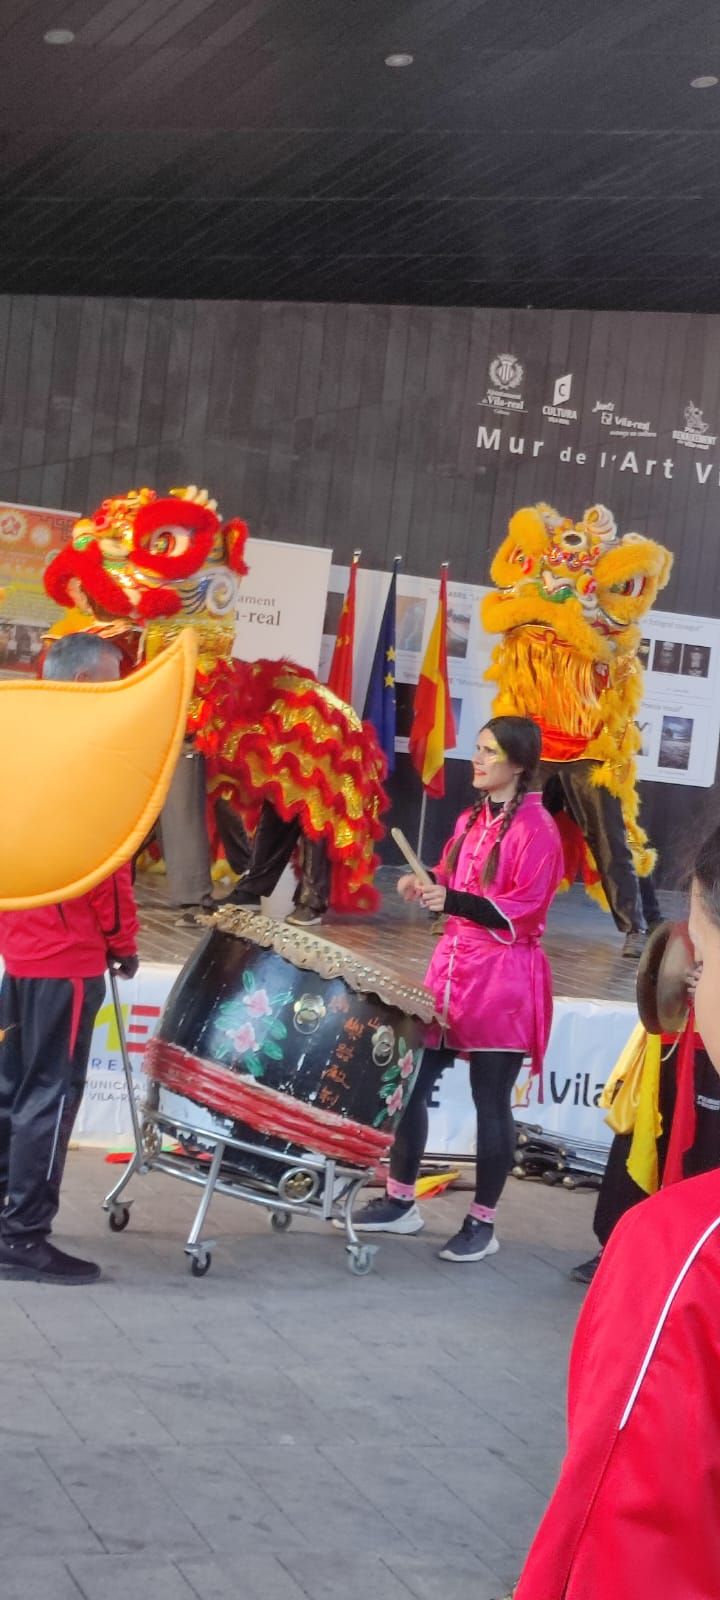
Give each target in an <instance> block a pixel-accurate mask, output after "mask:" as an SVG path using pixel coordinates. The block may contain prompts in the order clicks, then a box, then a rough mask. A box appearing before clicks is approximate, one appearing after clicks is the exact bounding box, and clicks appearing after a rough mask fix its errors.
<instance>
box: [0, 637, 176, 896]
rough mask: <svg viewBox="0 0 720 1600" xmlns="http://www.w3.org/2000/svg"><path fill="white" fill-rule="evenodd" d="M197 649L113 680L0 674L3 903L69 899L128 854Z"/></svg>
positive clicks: (160, 771)
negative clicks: (21, 679)
mask: <svg viewBox="0 0 720 1600" xmlns="http://www.w3.org/2000/svg"><path fill="white" fill-rule="evenodd" d="M196 654H197V648H196V644H195V639H194V636H193V634H192V633H191V632H190V630H188V629H183V630H182V633H181V634H180V636H179V637H178V639H177V640H176V642H175V643H174V644H173V645H172V646H171V647H170V648H169V649H167V650H166V651H164V652H163V653H162V654H161V655H159V656H157V657H156V658H155V660H154V661H152V662H151V663H150V665H149V666H147V667H143V668H141V670H140V671H139V672H135V673H133V674H132V675H131V677H129V678H125V679H123V680H122V681H120V682H118V683H53V682H47V683H45V682H32V683H17V682H15V681H14V680H12V679H10V680H7V681H5V682H1V683H0V750H1V751H2V789H3V802H2V826H1V827H0V910H3V911H20V910H25V909H27V908H29V907H30V906H42V905H50V904H52V903H53V902H55V901H57V900H71V899H73V898H74V897H75V896H76V895H79V894H85V893H86V892H87V890H88V889H92V888H94V886H95V884H96V883H99V882H100V880H101V879H102V878H106V877H107V876H108V875H109V873H111V872H114V871H115V870H116V868H117V867H119V866H122V864H123V862H125V861H129V859H130V857H131V856H132V855H134V853H135V851H136V850H138V849H139V847H140V845H141V844H142V842H143V839H144V838H145V837H146V835H147V834H148V833H149V831H150V829H151V827H152V825H153V823H154V822H155V820H156V818H157V816H158V814H159V812H160V810H161V808H162V805H163V803H164V801H165V797H166V795H167V792H168V789H169V787H170V781H171V778H172V775H173V771H174V768H175V763H176V761H177V757H178V754H179V752H180V747H181V744H182V740H183V735H184V732H185V723H186V718H187V712H188V706H189V703H190V696H191V694H192V689H193V682H194V677H195V659H196Z"/></svg>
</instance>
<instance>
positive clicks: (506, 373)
mask: <svg viewBox="0 0 720 1600" xmlns="http://www.w3.org/2000/svg"><path fill="white" fill-rule="evenodd" d="M488 375H489V378H490V382H491V384H492V385H493V387H494V388H496V389H519V387H520V384H521V383H522V381H523V377H524V369H523V366H522V363H521V362H520V361H518V359H517V356H510V355H504V356H496V357H495V360H494V361H491V362H490V366H489V368H488Z"/></svg>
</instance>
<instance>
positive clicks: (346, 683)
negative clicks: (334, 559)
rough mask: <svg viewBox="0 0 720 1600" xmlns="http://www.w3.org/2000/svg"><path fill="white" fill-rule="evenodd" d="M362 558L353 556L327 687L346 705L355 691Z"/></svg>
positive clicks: (349, 702) (356, 553) (350, 703)
mask: <svg viewBox="0 0 720 1600" xmlns="http://www.w3.org/2000/svg"><path fill="white" fill-rule="evenodd" d="M359 560H360V556H359V552H358V551H356V552H355V555H354V556H353V560H352V566H351V568H350V582H349V583H348V590H347V594H346V596H345V600H344V603H343V608H342V611H341V612H340V621H339V623H338V631H337V638H336V640H335V649H334V650H333V655H332V661H331V662H330V673H329V676H328V681H327V687H328V689H332V692H333V694H336V695H337V697H338V700H344V701H345V703H346V705H349V706H350V705H352V691H353V654H354V650H355V586H356V582H357V569H358V562H359Z"/></svg>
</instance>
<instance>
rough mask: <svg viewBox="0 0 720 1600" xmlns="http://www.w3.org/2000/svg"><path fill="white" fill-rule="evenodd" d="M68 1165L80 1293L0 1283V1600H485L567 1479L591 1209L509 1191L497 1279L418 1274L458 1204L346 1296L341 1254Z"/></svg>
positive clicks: (152, 1182)
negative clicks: (207, 1264) (202, 1249)
mask: <svg viewBox="0 0 720 1600" xmlns="http://www.w3.org/2000/svg"><path fill="white" fill-rule="evenodd" d="M115 1171H116V1169H114V1168H112V1167H109V1166H107V1165H106V1164H105V1163H104V1161H103V1157H102V1154H101V1153H99V1152H95V1151H77V1152H74V1153H72V1154H71V1156H70V1160H69V1164H68V1173H67V1178H66V1184H65V1193H64V1198H63V1207H62V1211H61V1214H60V1218H59V1222H58V1229H57V1237H58V1242H60V1243H65V1244H67V1246H68V1247H69V1248H74V1249H76V1250H78V1251H80V1252H82V1253H84V1254H92V1255H94V1256H95V1257H96V1258H97V1259H98V1260H100V1261H101V1263H102V1266H103V1269H104V1277H103V1279H102V1281H101V1282H100V1283H98V1284H97V1285H94V1286H93V1287H92V1288H78V1289H60V1288H54V1287H49V1286H42V1285H35V1284H24V1285H20V1284H17V1285H12V1284H10V1283H7V1282H0V1352H1V1354H2V1362H1V1365H0V1430H1V1434H2V1453H1V1454H0V1595H1V1596H2V1600H80V1597H84V1600H116V1597H117V1600H121V1597H122V1600H125V1596H126V1595H128V1594H131V1595H134V1596H138V1597H139V1600H144V1597H145V1596H148V1600H149V1597H152V1600H336V1597H340V1596H341V1597H342V1600H366V1597H370V1600H492V1597H495V1596H500V1595H503V1594H504V1593H505V1592H506V1590H507V1588H508V1587H509V1585H510V1583H511V1582H512V1581H513V1580H514V1579H515V1577H516V1576H517V1573H518V1570H519V1567H520V1564H521V1561H522V1557H523V1553H524V1551H525V1550H526V1548H527V1545H528V1542H529V1540H530V1538H531V1537H532V1533H533V1529H534V1527H535V1525H536V1523H537V1520H538V1518H539V1516H540V1514H541V1512H542V1510H543V1506H544V1505H545V1503H546V1500H547V1497H548V1494H549V1492H550V1490H551V1488H552V1485H553V1482H554V1479H555V1474H556V1471H557V1466H558V1462H559V1459H560V1456H561V1452H562V1446H563V1435H564V1393H565V1373H566V1363H567V1353H568V1345H569V1341H570V1337H571V1334H572V1329H573V1326H574V1323H575V1320H576V1317H577V1314H578V1310H579V1307H580V1304H581V1299H582V1290H581V1289H579V1288H578V1287H577V1286H576V1285H574V1284H571V1283H570V1282H569V1281H568V1277H567V1274H568V1270H569V1268H570V1267H571V1266H572V1265H573V1263H574V1262H576V1261H578V1260H581V1259H583V1258H584V1257H585V1256H587V1255H588V1254H590V1253H591V1252H592V1250H593V1236H592V1233H591V1226H590V1225H591V1218H592V1209H593V1196H592V1195H588V1194H568V1193H566V1192H565V1191H559V1190H548V1189H544V1188H542V1187H541V1186H537V1185H528V1184H523V1183H517V1182H515V1181H513V1180H511V1181H510V1183H509V1185H508V1189H507V1191H506V1197H505V1198H504V1200H503V1203H502V1213H501V1226H500V1228H499V1232H500V1235H501V1239H502V1248H501V1251H500V1253H499V1254H498V1255H497V1256H496V1257H494V1258H493V1260H492V1261H490V1262H486V1263H482V1264H480V1265H478V1266H469V1267H466V1268H462V1267H456V1266H452V1265H451V1264H448V1263H444V1262H440V1261H438V1260H437V1258H436V1255H435V1251H436V1249H437V1248H438V1246H439V1245H440V1244H441V1243H442V1242H443V1241H444V1239H446V1238H447V1237H448V1235H449V1234H450V1233H452V1232H454V1231H455V1228H456V1226H457V1224H458V1222H459V1220H460V1219H461V1217H462V1215H463V1214H464V1209H465V1204H464V1202H465V1199H466V1196H463V1195H462V1194H460V1193H455V1194H453V1193H450V1194H447V1195H445V1196H442V1197H440V1198H438V1199H435V1200H432V1201H430V1202H425V1203H424V1205H423V1210H424V1213H425V1216H426V1219H427V1226H426V1229H425V1232H424V1233H422V1234H420V1235H419V1236H418V1237H416V1238H411V1239H387V1240H385V1241H383V1243H382V1248H381V1250H380V1252H379V1254H378V1256H377V1258H376V1265H375V1270H374V1272H373V1273H372V1274H371V1275H370V1276H369V1277H365V1278H353V1277H352V1276H351V1275H350V1274H349V1273H348V1272H347V1271H346V1269H345V1256H344V1249H343V1241H342V1238H341V1236H339V1235H338V1234H337V1233H335V1232H333V1231H332V1230H330V1229H327V1228H326V1227H324V1226H323V1225H322V1224H321V1223H319V1222H316V1221H314V1220H308V1219H304V1218H296V1219H295V1221H294V1224H293V1227H292V1229H291V1230H290V1231H289V1233H286V1234H283V1235H275V1234H273V1233H272V1232H271V1230H270V1229H269V1227H268V1224H267V1219H266V1216H265V1215H264V1213H262V1212H260V1211H259V1210H257V1209H255V1208H251V1207H248V1206H244V1205H241V1204H240V1203H238V1202H237V1201H232V1200H228V1199H222V1198H220V1199H217V1200H216V1201H215V1202H214V1205H213V1209H212V1212H211V1218H210V1221H211V1224H212V1226H211V1230H210V1231H211V1232H212V1234H213V1236H214V1237H216V1238H217V1239H218V1246H217V1249H216V1250H215V1252H214V1256H213V1266H212V1270H211V1272H210V1273H209V1274H208V1276H207V1277H206V1278H204V1279H202V1280H196V1279H193V1278H192V1277H190V1276H189V1274H188V1272H187V1267H186V1262H185V1257H184V1255H183V1249H182V1244H183V1239H184V1237H185V1234H186V1232H187V1228H188V1226H189V1221H190V1217H191V1214H192V1210H193V1205H194V1202H195V1194H194V1192H192V1191H189V1190H188V1189H187V1188H186V1187H185V1186H184V1185H181V1184H179V1183H177V1182H176V1181H174V1180H172V1179H169V1178H164V1177H162V1176H160V1175H158V1174H155V1175H153V1176H151V1177H146V1178H144V1179H136V1180H135V1182H134V1185H133V1189H132V1190H131V1193H133V1194H134V1196H135V1204H134V1206H133V1210H132V1219H131V1224H130V1227H129V1228H128V1230H127V1232H125V1233H123V1234H122V1235H113V1234H111V1233H109V1232H108V1230H107V1222H106V1219H105V1217H104V1216H103V1214H102V1212H101V1211H100V1208H99V1203H98V1202H99V1200H100V1199H101V1197H102V1195H103V1193H104V1192H105V1191H106V1189H108V1188H109V1187H110V1186H111V1182H112V1181H113V1177H114V1174H115Z"/></svg>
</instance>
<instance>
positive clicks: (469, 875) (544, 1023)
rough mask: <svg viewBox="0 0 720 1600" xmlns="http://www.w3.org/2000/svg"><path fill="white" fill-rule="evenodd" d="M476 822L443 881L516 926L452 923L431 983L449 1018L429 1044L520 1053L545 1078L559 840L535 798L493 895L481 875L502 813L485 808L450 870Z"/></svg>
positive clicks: (505, 850) (443, 870) (505, 851)
mask: <svg viewBox="0 0 720 1600" xmlns="http://www.w3.org/2000/svg"><path fill="white" fill-rule="evenodd" d="M467 819H468V812H467V811H465V812H464V813H463V815H462V816H461V817H459V818H458V822H457V826H456V828H455V832H454V834H453V837H452V839H451V840H450V841H449V843H448V844H447V845H446V847H445V850H444V851H443V855H442V859H441V861H440V863H439V865H438V866H437V867H436V868H435V877H436V879H437V881H438V883H443V884H445V885H446V887H447V888H452V889H460V890H466V891H468V892H469V893H471V894H478V895H484V896H485V898H486V899H488V900H491V901H492V903H493V905H495V906H496V907H497V909H498V911H500V912H501V913H502V915H503V916H504V917H506V918H507V919H508V922H509V923H510V927H509V929H505V930H499V929H491V928H481V927H479V926H478V924H477V923H475V922H469V921H468V920H467V918H466V917H455V916H449V917H448V919H447V923H446V926H445V931H444V933H443V935H442V937H441V938H440V939H439V940H438V943H437V946H436V949H435V951H434V953H433V957H432V960H431V962H430V965H429V967H428V970H427V974H426V977H425V986H426V988H428V989H429V990H430V991H431V993H432V994H433V995H434V996H435V1003H436V1006H437V1010H438V1015H439V1016H440V1017H441V1018H442V1019H443V1025H442V1027H435V1028H433V1029H431V1030H430V1031H429V1033H428V1036H427V1044H428V1046H429V1047H430V1048H438V1047H439V1046H441V1045H445V1046H448V1047H449V1048H450V1049H454V1050H457V1051H459V1052H464V1051H471V1050H518V1051H522V1053H523V1055H525V1056H529V1057H530V1059H531V1061H532V1066H533V1071H534V1072H539V1071H540V1068H541V1066H542V1060H543V1056H544V1054H545V1050H546V1047H547V1042H548V1038H549V1036H550V1024H551V1022H552V981H551V974H550V966H549V963H548V960H547V957H546V955H545V953H544V951H543V950H541V949H540V947H539V940H540V938H541V936H542V933H543V931H544V928H545V920H546V917H547V911H548V906H549V905H550V901H551V900H552V898H553V895H554V894H555V891H556V889H557V887H558V884H559V883H560V880H561V878H562V875H563V858H562V848H561V844H560V836H559V833H558V830H557V828H556V826H555V823H554V822H553V819H552V817H551V816H550V814H549V813H548V812H547V811H546V810H545V809H544V806H543V803H542V799H541V797H540V795H539V794H529V795H526V797H525V799H524V800H523V801H522V803H521V805H520V806H519V807H518V810H517V812H516V813H515V816H514V817H513V820H512V822H511V824H510V827H509V828H508V831H507V833H506V834H505V837H504V839H503V840H502V842H501V845H500V860H499V863H498V869H497V872H496V874H495V877H494V879H493V882H492V883H491V884H490V885H489V886H488V888H487V889H486V888H484V887H483V883H482V869H483V866H484V863H485V861H486V860H487V857H488V856H489V854H490V851H491V849H492V847H493V845H494V843H495V841H496V839H497V837H498V834H499V832H500V829H501V827H502V820H503V813H502V812H501V813H500V815H499V816H497V817H495V818H493V817H492V816H491V814H490V811H489V808H488V807H487V806H485V807H484V808H483V810H482V812H481V813H480V816H479V817H478V818H477V819H476V821H475V822H474V823H473V826H472V828H471V829H470V831H469V833H467V834H466V835H465V838H464V839H463V842H462V845H461V847H460V854H459V856H458V860H457V862H456V865H455V867H454V869H453V870H452V871H449V870H448V866H447V859H448V855H449V853H450V849H451V847H452V844H453V843H454V841H455V839H457V838H458V837H459V836H461V835H462V834H463V832H464V830H465V826H466V824H467Z"/></svg>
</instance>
